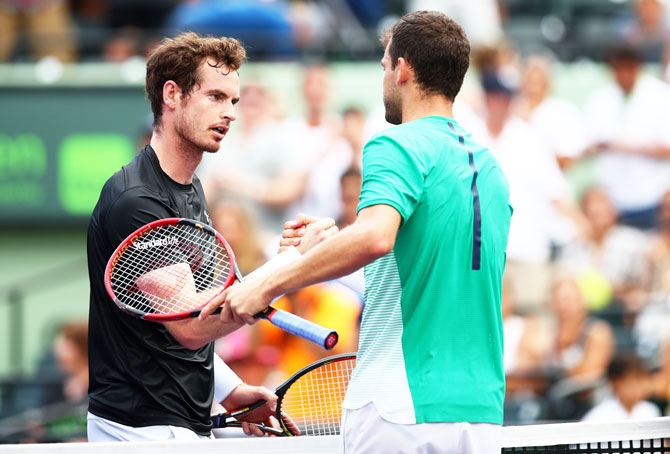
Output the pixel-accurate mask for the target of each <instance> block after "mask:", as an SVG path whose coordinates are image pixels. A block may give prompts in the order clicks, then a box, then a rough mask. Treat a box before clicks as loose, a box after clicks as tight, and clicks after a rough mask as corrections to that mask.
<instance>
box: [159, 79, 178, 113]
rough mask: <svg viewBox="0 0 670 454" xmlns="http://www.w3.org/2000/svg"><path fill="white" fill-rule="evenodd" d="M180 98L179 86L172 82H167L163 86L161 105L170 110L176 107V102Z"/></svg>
mask: <svg viewBox="0 0 670 454" xmlns="http://www.w3.org/2000/svg"><path fill="white" fill-rule="evenodd" d="M180 98H181V89H180V88H179V85H177V83H176V82H175V81H173V80H168V81H167V82H165V84H164V85H163V103H164V104H165V105H166V106H167V107H168V108H170V109H174V108H175V107H176V106H177V102H178V101H179V99H180Z"/></svg>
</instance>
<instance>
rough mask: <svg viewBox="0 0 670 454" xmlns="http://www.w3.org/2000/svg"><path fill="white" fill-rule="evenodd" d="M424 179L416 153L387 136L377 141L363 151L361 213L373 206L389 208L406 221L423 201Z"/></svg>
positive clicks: (375, 138) (366, 146)
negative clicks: (393, 209)
mask: <svg viewBox="0 0 670 454" xmlns="http://www.w3.org/2000/svg"><path fill="white" fill-rule="evenodd" d="M424 176H425V171H424V166H423V165H422V163H421V160H420V159H419V156H417V155H416V152H414V150H411V149H408V148H407V147H406V146H404V145H403V144H401V143H400V142H399V141H398V140H396V139H395V138H393V137H391V136H390V135H388V134H382V135H379V136H376V137H374V138H373V139H371V140H370V141H369V142H368V143H367V144H366V145H365V149H364V150H363V183H362V187H361V198H360V202H359V204H358V211H360V210H362V209H363V208H366V207H369V206H372V205H389V206H391V207H393V208H395V209H396V210H397V211H398V213H400V216H402V219H403V222H404V221H406V220H407V219H408V218H409V217H410V216H411V215H412V212H413V211H414V209H415V208H416V206H417V204H418V203H419V200H420V199H421V194H422V192H423V185H424Z"/></svg>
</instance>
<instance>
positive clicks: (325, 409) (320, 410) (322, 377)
mask: <svg viewBox="0 0 670 454" xmlns="http://www.w3.org/2000/svg"><path fill="white" fill-rule="evenodd" d="M355 366H356V354H355V353H343V354H340V355H335V356H330V357H328V358H324V359H322V360H319V361H316V362H314V363H312V364H310V365H309V366H306V367H304V368H303V369H301V370H300V371H298V372H296V373H295V374H294V375H293V376H291V378H289V379H288V380H287V381H286V382H285V383H284V384H283V385H281V386H280V387H279V388H277V390H276V391H275V394H277V396H278V399H277V412H276V415H275V417H276V418H277V420H278V421H279V423H280V425H281V427H282V430H283V431H284V433H285V434H286V435H288V436H292V435H293V433H292V432H291V430H290V428H289V424H288V422H287V419H286V417H289V418H290V419H291V420H292V421H293V424H295V425H296V426H297V427H298V429H300V435H318V436H320V435H339V433H340V422H341V419H342V401H343V400H344V395H345V393H346V391H347V386H348V385H349V379H350V378H351V374H352V372H353V370H354V367H355Z"/></svg>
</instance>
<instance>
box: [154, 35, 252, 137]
mask: <svg viewBox="0 0 670 454" xmlns="http://www.w3.org/2000/svg"><path fill="white" fill-rule="evenodd" d="M246 58H247V53H246V51H245V50H244V46H242V43H240V42H239V41H238V40H236V39H234V38H226V37H219V38H216V37H212V36H206V37H202V36H199V35H197V34H195V33H192V32H189V33H183V34H181V35H179V36H177V37H175V38H166V39H164V40H163V41H162V42H161V44H160V45H159V46H158V47H157V48H156V50H154V52H153V53H152V54H151V56H150V57H149V60H148V61H147V76H146V82H145V90H146V92H147V98H149V102H150V103H151V111H152V112H153V114H154V127H156V126H157V125H159V124H160V121H161V117H162V115H163V86H164V85H165V82H167V81H168V80H172V81H174V82H175V83H176V84H177V85H178V86H179V88H180V89H181V91H182V92H183V93H184V95H185V96H188V95H189V94H190V93H191V91H192V90H193V87H195V86H196V85H198V84H199V83H200V80H201V78H200V77H201V76H200V72H199V68H200V66H201V65H202V63H203V62H205V61H207V60H210V59H211V60H214V61H216V64H215V65H214V66H216V67H223V66H225V67H226V68H228V70H229V71H237V70H238V69H239V67H240V66H241V65H242V63H243V62H244V60H246Z"/></svg>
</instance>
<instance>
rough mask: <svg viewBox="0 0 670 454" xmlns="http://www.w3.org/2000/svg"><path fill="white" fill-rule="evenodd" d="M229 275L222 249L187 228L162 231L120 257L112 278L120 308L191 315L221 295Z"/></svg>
mask: <svg viewBox="0 0 670 454" xmlns="http://www.w3.org/2000/svg"><path fill="white" fill-rule="evenodd" d="M230 274H231V264H230V257H229V256H228V251H227V250H226V248H225V246H224V245H223V244H222V243H221V242H220V241H219V240H218V239H217V238H216V237H215V236H213V235H210V234H208V233H206V232H203V231H201V230H200V229H197V228H195V227H193V226H190V225H181V224H179V225H161V226H158V227H157V228H155V229H152V230H150V231H148V232H147V233H146V234H144V235H142V236H141V237H139V238H136V239H135V240H134V241H132V242H131V243H130V245H129V246H128V247H127V248H126V249H125V250H123V251H122V252H121V254H120V256H119V258H118V261H117V263H116V265H115V266H114V269H113V270H112V273H111V276H110V278H111V285H112V289H113V291H114V294H115V295H116V296H117V298H118V299H119V302H120V303H122V304H124V305H125V306H127V307H130V308H133V309H135V310H138V311H140V312H143V313H153V314H175V313H180V312H184V311H187V310H192V309H195V308H197V307H199V306H202V305H203V304H205V303H206V302H207V301H208V300H209V299H211V298H212V297H214V296H215V295H216V294H217V291H220V290H222V289H223V286H224V285H225V283H226V281H227V279H228V276H229V275H230Z"/></svg>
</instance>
